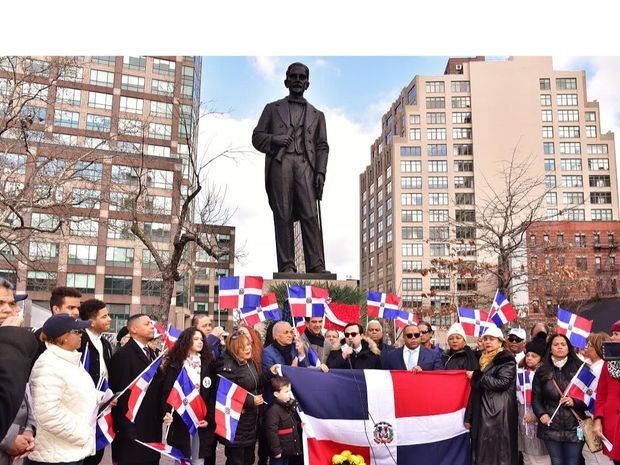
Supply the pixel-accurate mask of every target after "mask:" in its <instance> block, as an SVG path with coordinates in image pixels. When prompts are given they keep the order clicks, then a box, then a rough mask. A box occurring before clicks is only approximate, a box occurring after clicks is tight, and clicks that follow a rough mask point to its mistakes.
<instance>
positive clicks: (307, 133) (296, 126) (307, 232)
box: [252, 63, 329, 273]
mask: <svg viewBox="0 0 620 465" xmlns="http://www.w3.org/2000/svg"><path fill="white" fill-rule="evenodd" d="M309 77H310V71H309V69H308V67H307V66H306V65H304V64H302V63H293V64H292V65H290V66H289V67H288V69H287V70H286V79H285V80H284V85H285V86H286V88H287V89H288V90H289V95H288V97H285V98H283V99H281V100H277V101H275V102H271V103H268V104H267V105H266V106H265V109H264V110H263V113H262V115H261V117H260V119H259V120H258V125H257V126H256V128H255V129H254V132H253V133H252V144H253V145H254V147H255V148H256V150H258V151H260V152H263V153H264V154H265V155H266V157H265V189H266V190H267V197H268V198H269V206H270V207H271V210H272V212H273V222H274V225H275V232H276V249H277V256H278V271H279V272H281V273H294V272H296V271H297V269H296V267H295V240H294V236H293V223H294V222H295V221H297V220H299V222H300V225H301V235H302V239H303V246H304V259H305V263H306V271H307V272H309V273H324V272H325V257H324V256H323V236H322V231H321V226H320V224H319V210H318V206H317V201H320V200H321V197H322V196H323V184H324V183H325V172H326V170H327V155H328V153H329V146H328V145H327V130H326V127H325V115H323V113H322V112H320V111H319V110H317V109H316V108H314V107H313V106H312V105H311V104H310V103H309V102H308V101H307V100H306V99H305V98H304V92H305V91H306V89H307V88H308V86H309V85H310V81H309Z"/></svg>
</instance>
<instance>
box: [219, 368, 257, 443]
mask: <svg viewBox="0 0 620 465" xmlns="http://www.w3.org/2000/svg"><path fill="white" fill-rule="evenodd" d="M248 394H249V393H248V391H246V390H245V389H243V388H242V387H241V386H239V385H237V384H235V383H233V382H232V381H230V380H228V379H226V378H224V377H223V376H220V382H219V385H218V387H217V395H216V401H215V434H217V435H218V436H221V437H222V438H224V439H227V440H229V441H230V442H235V433H236V431H237V424H238V422H239V417H240V416H241V412H242V411H243V404H244V403H245V400H246V399H247V397H248Z"/></svg>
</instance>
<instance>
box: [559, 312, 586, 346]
mask: <svg viewBox="0 0 620 465" xmlns="http://www.w3.org/2000/svg"><path fill="white" fill-rule="evenodd" d="M556 331H557V332H558V334H565V335H566V337H567V338H568V340H569V341H570V342H571V344H572V345H574V346H575V347H579V348H580V349H585V348H586V344H587V343H588V336H589V335H590V331H592V322H591V321H590V320H587V319H586V318H583V317H581V316H578V315H575V314H574V313H571V312H567V311H566V310H564V309H563V308H560V307H558V322H557V328H556Z"/></svg>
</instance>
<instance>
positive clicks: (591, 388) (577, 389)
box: [566, 363, 598, 415]
mask: <svg viewBox="0 0 620 465" xmlns="http://www.w3.org/2000/svg"><path fill="white" fill-rule="evenodd" d="M597 386H598V377H597V376H596V375H595V374H594V373H593V372H592V370H590V368H588V365H586V364H585V363H584V364H583V365H581V368H580V369H579V371H578V372H577V373H576V374H575V376H574V377H573V379H572V380H571V382H570V386H569V388H568V390H567V392H566V395H567V396H569V397H573V398H575V399H580V400H582V401H583V403H584V404H586V405H587V406H588V411H589V412H590V413H591V414H592V415H594V401H595V400H596V387H597Z"/></svg>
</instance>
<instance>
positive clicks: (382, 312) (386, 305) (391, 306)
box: [366, 291, 400, 320]
mask: <svg viewBox="0 0 620 465" xmlns="http://www.w3.org/2000/svg"><path fill="white" fill-rule="evenodd" d="M399 300H400V299H399V298H398V296H395V295H394V294H386V293H385V292H375V291H368V300H367V301H366V305H367V307H368V308H367V309H366V314H367V315H368V316H372V317H375V318H387V319H389V320H394V319H396V318H397V317H398V312H399V310H398V302H399Z"/></svg>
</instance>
